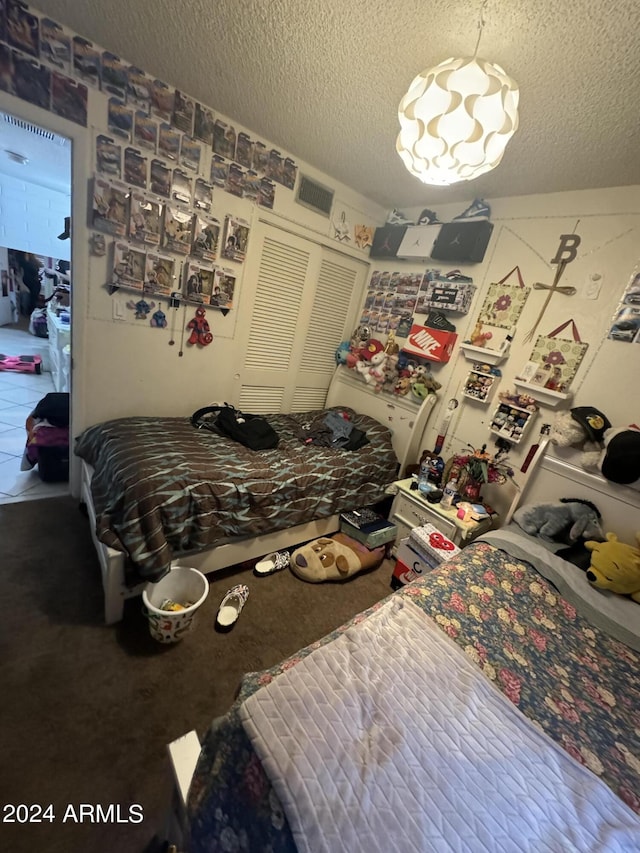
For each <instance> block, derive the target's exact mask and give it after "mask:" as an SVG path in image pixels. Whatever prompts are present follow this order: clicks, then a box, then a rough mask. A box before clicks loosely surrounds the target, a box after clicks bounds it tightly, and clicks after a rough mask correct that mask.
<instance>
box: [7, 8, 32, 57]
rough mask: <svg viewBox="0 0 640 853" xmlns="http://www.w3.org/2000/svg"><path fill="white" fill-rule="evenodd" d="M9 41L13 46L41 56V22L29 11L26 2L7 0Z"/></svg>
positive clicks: (30, 54)
mask: <svg viewBox="0 0 640 853" xmlns="http://www.w3.org/2000/svg"><path fill="white" fill-rule="evenodd" d="M5 11H6V31H7V41H8V42H9V44H10V45H11V46H12V47H15V48H17V49H18V50H21V51H23V52H24V53H28V54H29V56H33V57H35V58H36V59H37V58H38V57H39V56H40V22H39V20H38V18H37V16H36V15H32V14H31V13H30V12H29V8H28V6H27V4H26V3H21V2H19V0H7V5H6V10H5Z"/></svg>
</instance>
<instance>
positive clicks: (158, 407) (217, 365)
mask: <svg viewBox="0 0 640 853" xmlns="http://www.w3.org/2000/svg"><path fill="white" fill-rule="evenodd" d="M26 14H30V15H35V16H36V17H37V18H41V17H42V16H41V15H40V13H39V12H38V10H37V8H34V7H32V6H29V7H26ZM65 34H66V35H67V36H69V37H70V38H73V36H74V35H75V33H73V32H71V31H65ZM0 41H3V42H4V43H0V50H1V51H2V54H1V55H0V59H2V77H0V89H2V90H3V108H4V109H6V110H7V112H10V113H12V114H13V115H15V116H17V117H19V118H22V119H24V120H25V121H30V122H33V123H34V124H38V125H40V126H42V127H44V128H47V129H51V130H53V131H55V132H56V133H59V134H61V135H63V136H66V137H68V138H70V139H71V140H72V148H73V167H72V173H73V180H72V252H73V257H72V280H73V303H72V313H73V320H72V351H73V373H72V429H73V433H74V434H75V435H77V434H78V433H79V432H80V431H81V430H82V429H83V428H85V427H86V426H88V425H90V424H93V423H96V422H98V421H101V420H104V419H106V418H110V417H118V416H125V415H129V414H190V413H191V412H193V411H194V410H195V409H196V408H199V407H201V406H203V405H207V404H208V403H210V402H213V401H214V400H221V399H222V400H224V399H230V389H231V388H232V384H233V383H232V377H233V370H234V365H237V364H238V361H239V359H240V358H241V357H242V352H241V351H240V349H239V343H238V339H239V338H238V334H237V333H238V330H239V329H242V326H243V323H244V324H246V323H247V322H248V320H247V318H248V317H250V316H251V315H250V309H251V307H252V306H251V305H249V304H247V301H246V300H243V291H244V287H243V282H245V281H247V280H250V279H251V276H253V275H255V272H256V269H257V262H258V258H257V257H256V255H255V252H254V253H252V242H251V236H250V237H249V245H248V254H247V258H246V260H245V261H244V263H243V264H236V263H234V262H232V261H230V262H225V263H224V266H226V267H230V268H231V269H233V271H234V273H236V275H237V284H236V291H235V293H234V303H233V308H232V310H231V311H230V312H229V314H228V315H227V316H226V317H225V316H223V315H222V313H221V312H218V311H216V310H213V309H211V310H209V311H208V312H207V320H208V322H209V324H210V327H211V331H212V333H213V337H214V340H213V343H211V344H210V345H209V346H207V347H204V348H200V347H189V346H186V345H185V346H184V349H183V351H184V355H183V356H182V357H179V355H178V352H179V350H180V346H179V343H180V340H181V327H182V321H183V316H184V315H183V311H182V309H180V310H179V312H178V314H177V315H176V318H175V320H176V322H175V329H174V334H173V337H174V338H175V340H176V345H175V346H169V340H170V338H171V337H172V335H171V323H169V325H168V326H167V328H165V329H158V328H152V327H151V326H150V324H149V320H148V319H147V320H138V319H135V315H134V311H133V310H132V309H131V308H130V307H129V305H128V303H130V302H132V301H135V300H136V299H137V298H139V296H137V297H136V295H135V294H133V293H130V292H126V291H124V290H121V291H119V292H118V293H117V294H115V296H112V295H111V294H110V293H109V290H108V286H107V285H108V284H109V282H110V281H111V266H112V260H111V258H112V254H111V243H112V241H113V238H111V237H109V236H107V237H106V244H107V254H106V256H104V257H96V256H95V255H92V254H91V253H90V249H89V241H90V237H91V235H92V234H93V233H94V232H93V231H92V230H91V229H90V228H89V227H88V225H89V212H90V207H91V205H90V200H91V197H92V184H91V180H92V177H93V175H94V170H95V168H96V156H95V138H96V135H98V134H105V133H106V134H107V135H109V136H112V137H113V133H110V132H109V129H108V123H107V116H108V98H109V94H108V93H105V92H102V91H100V90H99V89H97V88H95V87H93V86H92V85H91V84H90V83H88V82H87V80H81V78H80V77H79V76H78V74H76V73H75V72H74V71H73V69H72V68H70V67H64V68H62V69H61V68H60V67H56V65H53V64H51V63H50V61H49V59H48V58H46V57H44V58H43V57H42V56H40V57H39V61H40V63H41V65H42V68H45V69H46V68H48V69H49V70H50V71H51V72H53V71H56V72H58V73H62V74H63V75H66V76H68V77H70V78H71V79H72V80H74V81H75V82H80V83H81V85H86V86H87V90H88V92H87V116H86V127H85V126H83V123H82V121H81V122H80V123H76V122H75V121H69V120H67V119H66V118H64V117H61V116H60V115H56V114H54V112H51V111H49V110H48V109H44V108H41V107H40V106H37V105H35V104H34V103H30V102H27V101H26V100H24V99H23V98H19V97H17V96H16V95H15V94H12V91H13V92H17V91H22V92H23V93H26V94H25V96H29V97H31V96H32V94H33V93H34V88H32V87H30V86H26V87H25V84H24V81H22V83H21V86H22V89H21V90H19V89H18V88H17V85H16V82H17V81H16V80H15V79H14V78H13V77H12V76H11V75H10V74H7V72H6V68H5V64H4V63H6V61H7V57H8V56H9V55H10V50H13V51H14V53H13V55H14V56H18V57H19V58H20V59H21V60H22V61H24V60H25V54H24V52H22V51H17V53H16V52H15V45H13V46H11V45H8V44H7V39H6V37H5V35H3V31H2V28H0ZM94 47H95V48H96V49H98V50H102V49H103V48H104V49H108V48H109V45H100V46H98V45H94ZM123 59H125V60H126V58H123ZM33 67H34V69H35V71H36V72H37V73H40V70H41V69H40V66H38V65H37V64H36V65H34V66H33ZM166 83H167V84H168V85H169V86H171V85H172V81H171V80H168V81H166ZM187 94H188V93H187ZM212 100H214V99H213V98H212ZM205 106H206V107H208V108H209V109H211V110H213V111H214V116H215V118H216V119H220V120H222V121H226V122H228V123H232V124H234V126H235V129H236V131H237V132H238V133H240V132H241V131H245V132H247V133H248V134H249V135H250V136H251V138H252V140H259V141H261V142H263V143H264V144H265V145H266V146H267V148H268V150H269V149H271V148H272V147H275V146H273V144H272V143H271V142H270V141H269V140H266V139H262V138H260V137H259V136H257V135H256V134H254V133H253V132H252V131H251V128H245V127H243V126H241V125H239V124H237V123H236V122H235V121H234V119H233V117H232V116H224V115H221V114H219V113H217V112H215V103H212V104H207V105H205ZM120 142H122V140H120ZM122 144H123V147H124V146H125V145H126V144H128V143H126V142H122ZM133 147H136V144H135V143H133ZM202 150H203V156H202V160H201V167H200V169H199V172H198V174H199V175H201V176H202V177H204V178H206V179H208V177H209V165H210V160H211V156H212V151H211V149H210V147H209V148H207V146H205V145H203V146H202ZM279 150H280V152H281V155H282V157H283V158H285V157H291V158H292V159H293V160H294V161H295V164H296V166H297V169H298V170H299V171H300V172H303V173H304V174H305V175H307V176H308V177H310V178H311V179H313V180H315V181H317V182H319V183H320V184H322V185H324V186H326V187H329V188H330V189H332V190H333V191H334V193H335V196H334V203H333V208H332V215H331V217H325V216H323V215H320V214H318V213H316V212H315V211H312V210H309V209H308V208H305V207H303V206H301V205H299V204H297V203H296V201H295V198H294V191H293V190H291V189H288V188H286V187H285V186H283V185H281V184H276V189H275V200H274V205H273V209H272V210H268V209H267V208H265V207H258V205H256V204H254V203H253V202H252V201H250V200H248V199H246V198H238V197H235V196H234V195H232V194H231V193H229V192H226V191H225V190H224V189H220V188H216V189H214V192H213V207H212V215H213V216H215V217H217V218H218V219H219V220H220V221H221V223H224V220H225V217H226V216H227V215H231V216H236V217H240V218H243V219H244V220H246V221H247V222H248V224H249V226H250V227H251V228H252V229H253V228H254V227H255V225H256V224H257V222H258V221H259V220H264V221H269V222H270V223H272V224H277V225H278V227H281V228H282V229H284V232H286V231H287V230H289V231H294V232H296V233H299V234H302V235H303V236H306V237H307V238H309V239H311V240H313V241H316V242H319V243H323V244H326V245H328V246H330V247H332V248H333V249H335V250H337V251H340V252H342V253H344V254H346V255H348V256H350V257H352V258H356V259H359V260H362V261H363V262H366V261H367V257H368V250H367V249H366V248H358V247H357V246H356V245H355V241H354V232H353V229H354V226H356V225H366V226H375V225H376V224H380V223H381V222H382V221H384V215H385V211H383V210H382V209H381V208H380V207H379V206H378V205H377V204H375V203H374V202H372V201H370V200H369V199H367V198H365V197H363V196H361V195H360V194H358V193H355V192H353V191H352V190H351V189H350V188H348V187H346V186H344V185H342V184H339V183H337V182H336V181H334V180H333V179H331V178H330V177H329V176H327V175H324V174H323V173H321V172H319V171H318V170H316V169H314V168H312V167H311V166H309V165H308V164H306V163H304V162H302V161H300V160H297V159H296V156H295V145H292V149H291V150H284V149H282V148H279ZM169 165H176V164H171V163H169ZM343 221H344V222H346V223H347V224H348V225H349V229H350V231H349V237H348V239H345V235H344V233H343V232H342V231H341V230H339V228H336V225H338V223H340V228H341V226H342V223H343ZM284 232H283V233H284ZM56 233H57V232H56ZM180 287H181V282H179V281H176V282H175V289H176V290H179V289H180ZM283 299H284V300H286V293H283ZM152 301H154V302H155V303H156V305H155V307H159V300H158V299H155V300H152ZM163 307H164V310H165V312H166V313H167V315H168V319H169V320H171V318H170V317H169V312H168V310H167V303H166V302H165V303H164V305H163ZM194 311H195V307H193V306H190V310H188V311H187V313H186V317H185V318H184V321H185V323H186V322H187V321H188V320H190V319H191V317H193V314H194ZM186 337H188V333H187V335H186ZM265 359H268V346H267V345H266V346H265Z"/></svg>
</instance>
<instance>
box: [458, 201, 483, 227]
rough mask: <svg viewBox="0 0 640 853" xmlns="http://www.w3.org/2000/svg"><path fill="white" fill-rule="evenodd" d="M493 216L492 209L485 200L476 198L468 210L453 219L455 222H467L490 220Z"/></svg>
mask: <svg viewBox="0 0 640 853" xmlns="http://www.w3.org/2000/svg"><path fill="white" fill-rule="evenodd" d="M490 216H491V208H490V207H489V205H488V204H487V202H486V201H485V200H484V199H483V198H476V199H474V200H473V201H472V203H471V204H470V205H469V207H468V208H467V209H466V210H463V211H462V213H459V214H458V215H457V216H454V217H453V221H454V222H456V221H459V220H461V219H464V220H465V221H466V222H469V221H473V220H476V219H489V217H490Z"/></svg>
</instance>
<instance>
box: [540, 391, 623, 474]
mask: <svg viewBox="0 0 640 853" xmlns="http://www.w3.org/2000/svg"><path fill="white" fill-rule="evenodd" d="M550 441H551V443H552V444H555V445H556V446H557V447H577V448H579V449H581V450H582V456H581V458H580V464H581V465H582V467H583V468H585V470H587V471H593V472H595V473H598V474H602V476H603V477H604V478H605V479H606V480H609V481H610V482H612V483H618V484H619V485H625V486H630V487H631V488H632V489H639V490H640V428H639V427H638V426H637V425H636V424H631V425H630V426H628V427H612V426H611V422H610V421H609V419H608V418H607V416H606V415H604V414H603V413H602V412H600V411H599V410H598V409H596V408H594V407H593V406H579V407H577V408H574V409H570V410H569V411H568V412H560V413H559V414H558V415H557V416H556V419H555V421H554V424H553V432H552V433H551V437H550Z"/></svg>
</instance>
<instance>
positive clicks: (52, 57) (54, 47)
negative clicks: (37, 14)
mask: <svg viewBox="0 0 640 853" xmlns="http://www.w3.org/2000/svg"><path fill="white" fill-rule="evenodd" d="M40 57H41V58H42V59H44V60H46V61H47V62H49V63H50V64H51V65H54V66H55V67H56V68H58V69H60V71H64V73H65V74H70V73H71V62H72V53H71V35H70V34H69V33H68V32H66V31H65V29H64V28H63V27H61V26H60V24H58V23H56V21H52V20H51V18H43V19H42V20H41V21H40Z"/></svg>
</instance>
